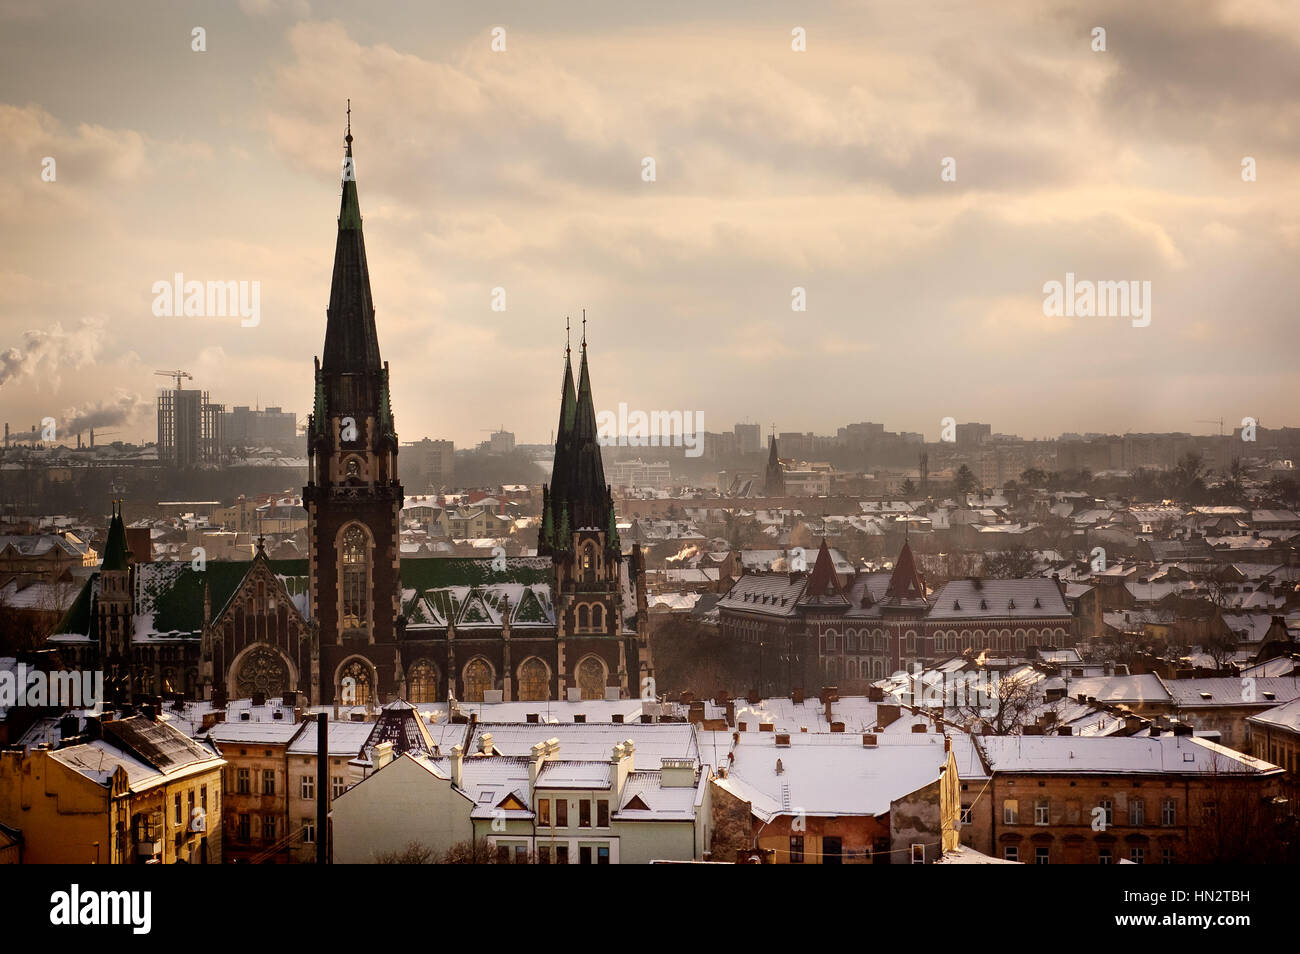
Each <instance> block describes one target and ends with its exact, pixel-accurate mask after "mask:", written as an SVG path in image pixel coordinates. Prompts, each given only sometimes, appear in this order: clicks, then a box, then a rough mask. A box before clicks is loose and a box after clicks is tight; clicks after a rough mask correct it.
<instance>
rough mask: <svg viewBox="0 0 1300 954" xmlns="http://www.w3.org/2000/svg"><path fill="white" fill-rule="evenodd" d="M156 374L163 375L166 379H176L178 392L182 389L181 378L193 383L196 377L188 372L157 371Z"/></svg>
mask: <svg viewBox="0 0 1300 954" xmlns="http://www.w3.org/2000/svg"><path fill="white" fill-rule="evenodd" d="M154 374H161V375H162V376H163V377H164V378H175V379H176V390H177V391H179V390H180V389H181V378H189V379H190V380H191V381H193V380H194V375H192V374H190V373H189V372H188V371H155V372H154Z"/></svg>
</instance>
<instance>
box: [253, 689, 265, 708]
mask: <svg viewBox="0 0 1300 954" xmlns="http://www.w3.org/2000/svg"><path fill="white" fill-rule="evenodd" d="M252 702H253V705H255V706H264V705H266V693H265V692H255V693H253V699H252Z"/></svg>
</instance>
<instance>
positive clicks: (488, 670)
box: [464, 658, 495, 702]
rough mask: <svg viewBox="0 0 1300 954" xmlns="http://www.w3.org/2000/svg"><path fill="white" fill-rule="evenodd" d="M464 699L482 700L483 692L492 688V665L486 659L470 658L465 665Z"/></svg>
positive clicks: (469, 700)
mask: <svg viewBox="0 0 1300 954" xmlns="http://www.w3.org/2000/svg"><path fill="white" fill-rule="evenodd" d="M464 679H465V701H466V702H482V701H483V693H484V692H486V691H487V690H488V689H491V688H493V683H494V681H495V680H494V679H493V678H492V667H491V666H489V665H488V664H487V660H486V659H481V658H475V659H471V660H470V661H469V663H468V664H467V665H466V666H465V675H464Z"/></svg>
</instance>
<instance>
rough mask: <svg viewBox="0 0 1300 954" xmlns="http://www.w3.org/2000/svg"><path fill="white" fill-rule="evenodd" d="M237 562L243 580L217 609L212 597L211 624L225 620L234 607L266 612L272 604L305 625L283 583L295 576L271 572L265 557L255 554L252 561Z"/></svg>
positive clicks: (296, 605)
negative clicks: (240, 566) (239, 563)
mask: <svg viewBox="0 0 1300 954" xmlns="http://www.w3.org/2000/svg"><path fill="white" fill-rule="evenodd" d="M241 565H242V566H244V567H246V568H247V569H246V571H245V573H244V576H243V579H242V580H240V582H239V585H238V586H237V587H236V588H235V591H234V592H233V593H232V594H231V595H230V598H229V599H228V600H227V601H226V602H225V605H224V606H222V607H221V609H220V611H218V610H217V603H216V600H215V599H214V600H213V617H212V622H213V624H214V625H218V626H219V625H221V624H223V623H225V622H226V621H227V620H229V619H230V616H231V614H232V613H233V612H234V611H235V609H236V608H238V607H241V606H242V607H248V606H250V605H251V606H252V607H253V612H255V613H267V612H271V611H272V604H274V607H275V608H276V609H277V610H278V608H279V607H280V606H281V605H284V606H285V607H286V609H287V610H288V611H289V615H290V618H291V619H292V620H294V621H296V622H297V623H298V625H299V626H300V627H301V626H303V625H305V624H306V622H307V619H306V617H305V616H304V615H303V613H302V610H301V608H300V600H298V599H295V595H294V594H293V593H291V592H290V591H289V588H288V586H287V585H286V582H287V581H289V580H294V581H296V580H297V579H298V578H297V577H289V576H281V575H279V574H276V573H274V572H272V570H271V567H270V565H269V563H268V561H267V560H266V559H265V557H257V558H255V559H254V560H253V562H252V563H245V564H241Z"/></svg>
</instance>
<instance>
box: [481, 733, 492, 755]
mask: <svg viewBox="0 0 1300 954" xmlns="http://www.w3.org/2000/svg"><path fill="white" fill-rule="evenodd" d="M478 750H479V751H480V752H482V753H483V754H484V755H491V754H492V752H493V749H492V733H491V732H484V733H483V734H482V735H480V736H479V737H478Z"/></svg>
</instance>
